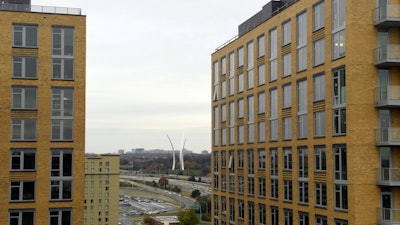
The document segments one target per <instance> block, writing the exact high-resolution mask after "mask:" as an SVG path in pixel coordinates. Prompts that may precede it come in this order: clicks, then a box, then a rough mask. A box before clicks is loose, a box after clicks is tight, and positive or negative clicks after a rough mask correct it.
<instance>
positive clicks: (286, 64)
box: [282, 53, 292, 77]
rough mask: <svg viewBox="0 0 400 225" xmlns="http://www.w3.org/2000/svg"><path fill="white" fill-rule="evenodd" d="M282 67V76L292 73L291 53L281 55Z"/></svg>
mask: <svg viewBox="0 0 400 225" xmlns="http://www.w3.org/2000/svg"><path fill="white" fill-rule="evenodd" d="M282 67H283V68H282V77H287V76H289V75H291V74H292V53H288V54H285V55H283V57H282Z"/></svg>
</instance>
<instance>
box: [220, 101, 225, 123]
mask: <svg viewBox="0 0 400 225" xmlns="http://www.w3.org/2000/svg"><path fill="white" fill-rule="evenodd" d="M225 121H226V105H225V104H222V105H221V122H225Z"/></svg>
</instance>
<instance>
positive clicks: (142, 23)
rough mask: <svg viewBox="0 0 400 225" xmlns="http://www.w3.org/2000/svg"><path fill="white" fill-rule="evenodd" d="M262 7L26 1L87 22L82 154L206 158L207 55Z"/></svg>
mask: <svg viewBox="0 0 400 225" xmlns="http://www.w3.org/2000/svg"><path fill="white" fill-rule="evenodd" d="M267 2H268V1H265V0H263V1H262V0H254V1H249V2H245V3H244V2H243V1H239V0H220V1H212V0H203V1H180V0H147V1H128V0H121V1H118V2H113V3H111V4H110V2H109V1H104V0H98V1H95V2H92V1H82V0H32V5H45V6H54V5H56V6H65V7H72V8H81V9H82V14H83V15H87V51H86V52H87V62H86V65H87V73H86V75H87V83H86V90H87V98H86V105H87V107H86V110H87V111H86V152H93V153H106V152H117V151H118V149H132V148H137V147H143V148H145V149H168V148H169V142H168V139H167V138H166V134H168V135H170V137H171V139H172V141H173V142H174V143H175V142H176V143H179V141H180V138H181V136H182V133H185V136H186V147H185V148H186V149H188V150H191V151H193V152H196V153H200V152H201V151H202V150H208V151H210V150H211V104H210V102H209V99H210V94H211V89H210V87H211V81H210V74H211V67H210V64H211V63H210V60H211V56H210V55H211V53H212V52H213V51H214V49H215V48H216V47H218V46H220V45H221V44H223V43H224V42H226V41H227V40H229V39H231V38H232V37H234V36H236V35H237V25H238V24H240V23H241V21H244V20H246V19H247V18H249V17H251V16H252V15H253V14H255V13H257V12H258V11H260V10H261V8H262V6H264V5H265V4H266V3H267Z"/></svg>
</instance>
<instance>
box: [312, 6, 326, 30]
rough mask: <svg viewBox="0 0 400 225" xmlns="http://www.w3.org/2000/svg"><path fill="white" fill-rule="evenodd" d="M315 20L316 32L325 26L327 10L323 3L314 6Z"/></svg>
mask: <svg viewBox="0 0 400 225" xmlns="http://www.w3.org/2000/svg"><path fill="white" fill-rule="evenodd" d="M313 20H314V21H313V22H314V23H313V28H314V31H316V30H319V29H321V28H323V27H324V26H325V10H324V2H323V1H321V2H319V3H317V4H315V5H314V7H313Z"/></svg>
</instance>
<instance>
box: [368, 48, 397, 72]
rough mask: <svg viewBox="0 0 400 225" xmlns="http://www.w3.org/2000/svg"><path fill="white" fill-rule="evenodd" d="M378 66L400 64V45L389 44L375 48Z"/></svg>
mask: <svg viewBox="0 0 400 225" xmlns="http://www.w3.org/2000/svg"><path fill="white" fill-rule="evenodd" d="M374 56H375V58H374V61H375V65H376V66H382V67H389V66H400V45H396V44H388V45H384V46H381V47H378V48H376V49H375V52H374Z"/></svg>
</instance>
